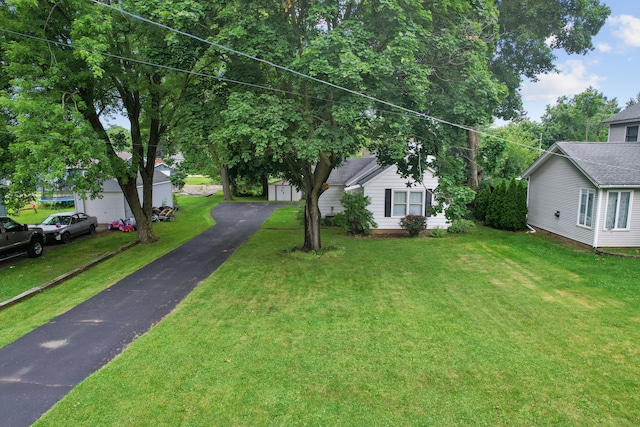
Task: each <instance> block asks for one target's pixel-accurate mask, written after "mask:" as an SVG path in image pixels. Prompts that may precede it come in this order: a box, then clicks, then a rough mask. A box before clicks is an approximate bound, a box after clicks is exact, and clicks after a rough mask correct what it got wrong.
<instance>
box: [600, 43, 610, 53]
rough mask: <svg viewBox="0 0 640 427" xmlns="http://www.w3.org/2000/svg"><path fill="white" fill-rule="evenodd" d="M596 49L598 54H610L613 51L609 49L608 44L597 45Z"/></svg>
mask: <svg viewBox="0 0 640 427" xmlns="http://www.w3.org/2000/svg"><path fill="white" fill-rule="evenodd" d="M596 47H597V48H598V50H599V51H600V52H604V53H606V52H611V51H612V50H613V47H611V45H610V44H609V43H598V45H597V46H596Z"/></svg>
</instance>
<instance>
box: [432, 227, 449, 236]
mask: <svg viewBox="0 0 640 427" xmlns="http://www.w3.org/2000/svg"><path fill="white" fill-rule="evenodd" d="M446 235H447V230H445V229H444V228H440V227H434V228H432V229H431V231H429V237H435V238H441V237H444V236H446Z"/></svg>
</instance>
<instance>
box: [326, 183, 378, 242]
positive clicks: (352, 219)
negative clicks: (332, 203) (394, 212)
mask: <svg viewBox="0 0 640 427" xmlns="http://www.w3.org/2000/svg"><path fill="white" fill-rule="evenodd" d="M340 203H341V204H342V207H343V208H344V211H342V212H339V213H337V214H336V215H335V217H334V218H333V223H334V224H335V225H337V226H338V227H341V228H342V229H343V230H344V231H346V232H347V233H349V234H352V235H356V234H371V229H372V228H376V227H377V226H378V224H376V222H375V221H374V220H373V213H372V212H371V211H370V210H368V209H367V206H369V205H370V204H371V199H370V198H369V197H368V196H365V195H364V194H362V193H357V192H355V193H348V192H344V193H343V194H342V197H341V198H340Z"/></svg>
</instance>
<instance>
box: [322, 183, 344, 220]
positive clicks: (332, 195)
mask: <svg viewBox="0 0 640 427" xmlns="http://www.w3.org/2000/svg"><path fill="white" fill-rule="evenodd" d="M343 191H344V185H337V184H331V185H330V186H329V188H328V189H327V190H326V191H325V192H324V193H322V195H321V196H320V199H318V206H319V208H320V215H322V216H323V217H325V216H327V215H334V214H337V213H338V212H342V211H343V210H344V209H343V208H342V205H341V204H340V198H341V197H342V193H343ZM332 208H333V209H332Z"/></svg>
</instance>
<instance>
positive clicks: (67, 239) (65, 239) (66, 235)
mask: <svg viewBox="0 0 640 427" xmlns="http://www.w3.org/2000/svg"><path fill="white" fill-rule="evenodd" d="M70 241H71V234H69V233H62V243H65V244H66V243H69V242H70Z"/></svg>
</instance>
